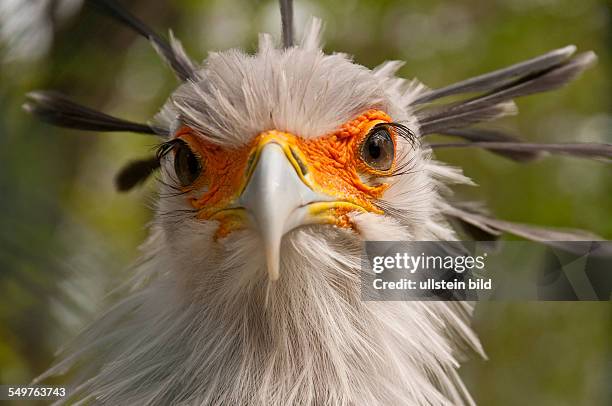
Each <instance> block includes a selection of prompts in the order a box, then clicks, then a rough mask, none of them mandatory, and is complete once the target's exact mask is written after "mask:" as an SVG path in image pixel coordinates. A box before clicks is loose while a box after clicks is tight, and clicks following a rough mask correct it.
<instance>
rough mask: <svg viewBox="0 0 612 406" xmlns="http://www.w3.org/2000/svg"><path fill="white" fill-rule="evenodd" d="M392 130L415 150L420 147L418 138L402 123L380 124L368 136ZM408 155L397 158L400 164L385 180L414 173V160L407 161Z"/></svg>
mask: <svg viewBox="0 0 612 406" xmlns="http://www.w3.org/2000/svg"><path fill="white" fill-rule="evenodd" d="M389 127H390V128H391V129H393V132H394V133H395V134H396V135H397V136H398V137H400V138H402V139H404V140H405V141H406V142H408V143H409V144H410V146H411V147H412V148H413V149H414V148H416V147H418V145H419V139H418V137H417V136H416V135H415V134H414V133H413V132H412V131H411V130H410V128H408V127H407V126H405V125H404V124H402V123H399V122H390V123H378V124H376V125H375V126H374V127H372V129H371V130H370V132H369V133H368V135H369V134H370V133H372V132H374V131H376V130H378V129H380V128H389ZM405 157H406V155H404V156H402V157H399V156H397V157H396V160H395V161H396V162H398V163H399V165H397V166H396V167H395V168H394V169H393V172H391V173H390V174H389V175H386V176H384V177H385V178H391V177H394V176H402V175H407V174H409V173H413V171H412V169H413V168H414V165H413V164H414V159H413V158H411V159H405Z"/></svg>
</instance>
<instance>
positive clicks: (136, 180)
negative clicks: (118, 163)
mask: <svg viewBox="0 0 612 406" xmlns="http://www.w3.org/2000/svg"><path fill="white" fill-rule="evenodd" d="M158 168H159V160H158V159H157V157H156V156H153V157H148V158H144V159H138V160H135V161H131V162H129V163H128V164H127V165H125V166H124V167H123V168H122V169H121V170H120V171H119V173H118V174H117V176H116V177H115V186H116V187H117V190H119V191H120V192H127V191H129V190H131V189H133V188H134V187H136V186H138V185H140V184H142V183H143V182H144V181H145V180H147V178H148V177H149V176H151V174H152V173H153V172H154V171H155V170H157V169H158Z"/></svg>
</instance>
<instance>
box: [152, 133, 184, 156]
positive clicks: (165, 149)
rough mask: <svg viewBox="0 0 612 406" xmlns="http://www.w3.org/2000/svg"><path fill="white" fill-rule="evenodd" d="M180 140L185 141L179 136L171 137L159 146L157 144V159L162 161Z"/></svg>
mask: <svg viewBox="0 0 612 406" xmlns="http://www.w3.org/2000/svg"><path fill="white" fill-rule="evenodd" d="M180 142H184V141H182V140H180V139H178V138H173V139H171V140H169V141H166V142H162V143H161V144H159V146H157V148H156V152H155V155H156V156H157V160H158V161H161V160H162V159H163V158H164V157H165V156H166V155H168V154H169V153H170V151H172V150H173V149H174V147H175V146H176V145H177V144H178V143H180Z"/></svg>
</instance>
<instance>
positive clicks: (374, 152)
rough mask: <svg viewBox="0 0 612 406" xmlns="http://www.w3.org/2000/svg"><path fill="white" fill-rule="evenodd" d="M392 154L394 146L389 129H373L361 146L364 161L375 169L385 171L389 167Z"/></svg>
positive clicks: (391, 161)
mask: <svg viewBox="0 0 612 406" xmlns="http://www.w3.org/2000/svg"><path fill="white" fill-rule="evenodd" d="M393 156H394V146H393V140H392V139H391V134H389V131H388V130H386V129H384V128H381V129H376V130H374V133H373V134H371V135H370V136H369V137H368V139H367V140H366V142H365V144H364V146H363V150H362V158H363V160H364V161H365V163H366V164H368V165H369V166H370V167H372V168H374V169H376V170H379V171H387V170H389V169H391V165H392V164H393Z"/></svg>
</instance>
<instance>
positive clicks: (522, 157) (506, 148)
mask: <svg viewBox="0 0 612 406" xmlns="http://www.w3.org/2000/svg"><path fill="white" fill-rule="evenodd" d="M429 145H430V147H431V148H434V149H438V148H483V149H486V150H489V151H491V152H495V153H497V154H501V155H503V156H505V157H507V158H510V159H514V160H516V161H528V160H531V159H535V158H536V157H538V156H539V155H541V154H542V153H550V154H563V155H570V156H577V157H582V158H594V159H604V160H606V161H610V160H612V144H599V143H589V144H586V143H562V144H533V143H527V142H479V141H478V142H472V143H467V142H456V143H434V144H429Z"/></svg>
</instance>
